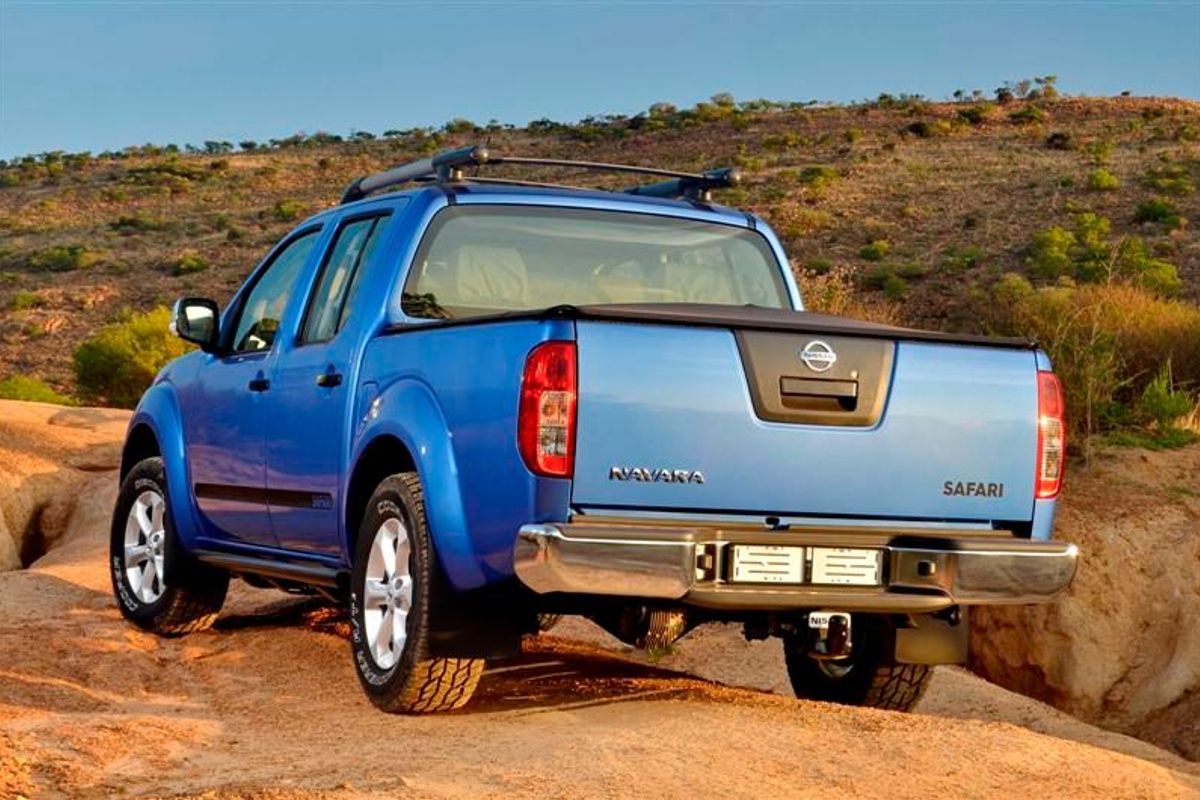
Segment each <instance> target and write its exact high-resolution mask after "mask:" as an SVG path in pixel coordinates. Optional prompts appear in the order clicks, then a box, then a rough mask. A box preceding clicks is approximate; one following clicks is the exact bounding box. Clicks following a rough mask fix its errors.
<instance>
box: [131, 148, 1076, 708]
mask: <svg viewBox="0 0 1200 800" xmlns="http://www.w3.org/2000/svg"><path fill="white" fill-rule="evenodd" d="M505 164H516V165H519V166H521V167H522V168H524V169H526V170H529V169H535V170H537V169H541V170H551V171H553V170H562V169H567V168H572V167H577V168H582V169H603V170H609V171H618V172H639V173H648V174H650V175H653V176H655V177H656V178H657V179H658V180H657V181H656V182H652V183H648V184H642V185H638V186H634V187H632V188H630V189H628V190H626V191H595V190H583V189H578V188H571V187H567V186H557V185H549V184H546V183H537V184H534V183H530V182H522V181H520V180H516V179H508V178H502V177H488V176H482V175H478V174H473V175H471V176H468V175H467V172H472V173H479V172H481V171H483V170H482V169H481V168H482V167H487V168H488V169H487V171H488V173H489V175H494V174H495V173H494V172H493V171H492V169H493V168H494V167H502V166H504V165H505ZM525 174H528V173H525ZM535 174H536V173H535ZM738 179H739V175H738V173H737V172H736V171H735V170H713V171H710V172H705V173H701V174H687V173H669V172H666V171H663V170H654V169H643V168H635V167H625V166H619V165H607V164H591V163H585V162H563V161H556V160H552V159H532V158H514V157H502V156H499V155H495V154H491V153H489V152H488V151H487V150H486V149H485V148H482V147H474V148H463V149H460V150H452V151H447V152H443V153H441V154H438V155H436V156H432V157H429V158H426V159H422V160H420V161H417V162H414V163H411V164H405V165H403V166H400V167H397V168H395V169H392V170H388V171H387V172H382V173H379V174H376V175H371V176H368V177H366V178H363V179H360V180H358V181H356V182H355V183H354V184H352V185H351V186H350V187H349V188H348V189H347V190H346V193H345V195H344V197H343V198H342V202H341V204H339V205H337V206H336V207H333V208H331V209H330V210H327V211H324V212H322V213H320V214H318V215H316V216H314V217H312V218H311V219H308V220H306V221H305V222H304V223H302V224H301V225H300V226H299V227H297V228H296V229H295V230H294V231H293V232H291V233H289V234H288V235H287V236H286V237H284V239H283V240H282V241H280V242H279V243H278V244H277V245H276V246H275V247H274V248H273V249H272V250H271V251H270V252H269V253H268V254H267V256H266V258H265V259H264V260H263V261H262V263H260V264H259V265H258V267H257V268H256V269H254V271H253V272H252V273H251V274H250V277H249V278H248V279H247V281H246V282H245V284H244V285H243V286H242V287H241V289H240V290H239V291H238V292H237V293H236V294H235V295H234V297H233V299H232V301H231V302H230V303H229V305H228V306H227V307H226V308H225V309H224V311H223V312H222V311H220V310H219V308H218V306H217V304H216V303H214V302H213V301H211V300H206V299H198V298H185V299H182V300H180V301H179V302H178V303H177V304H176V307H175V314H174V321H173V323H172V326H173V328H174V329H175V331H176V333H177V334H178V335H179V336H181V337H182V338H184V339H186V340H188V341H189V342H193V343H195V344H196V345H198V349H197V350H195V351H193V352H191V353H189V354H188V355H185V356H183V357H182V358H180V359H178V360H176V361H174V362H173V363H171V364H170V365H168V366H167V367H166V368H165V369H164V370H163V371H162V372H161V374H159V375H158V377H157V378H156V379H155V381H154V382H153V385H152V386H151V387H150V388H149V389H148V390H147V391H146V393H145V395H144V396H143V398H142V400H141V402H140V404H139V406H138V408H137V411H136V413H135V414H134V416H133V418H132V420H131V423H130V428H129V432H128V437H127V439H126V443H125V446H124V454H123V458H122V464H121V472H120V475H121V489H120V494H119V497H118V500H117V504H116V508H115V512H114V517H113V524H112V531H111V562H110V563H111V573H112V583H113V589H114V593H115V595H116V598H117V602H118V605H119V606H120V608H121V611H122V612H123V613H124V615H125V616H126V617H127V618H128V619H129V620H131V621H132V622H133V623H135V624H137V625H139V626H141V627H143V628H146V629H148V630H151V631H154V632H156V633H159V634H162V635H167V636H174V635H181V634H185V633H189V632H193V631H197V630H201V629H203V628H205V627H207V626H208V625H210V624H211V623H212V622H213V620H214V619H215V617H216V615H217V613H218V612H219V610H220V608H221V605H222V603H223V601H224V599H225V594H226V590H227V587H228V584H229V580H230V578H232V577H238V578H241V579H242V580H244V581H246V582H248V583H250V584H252V585H254V586H260V587H275V588H279V589H283V590H285V591H289V592H296V593H309V594H319V595H323V596H326V597H328V598H330V599H331V600H333V601H336V602H339V603H343V604H345V605H346V606H347V607H348V609H349V614H350V620H351V630H352V636H351V639H352V641H351V648H352V654H353V661H354V664H355V667H356V670H357V673H358V675H359V677H360V679H361V683H362V686H363V688H364V690H365V691H366V693H367V695H368V696H369V697H370V699H371V700H372V701H373V702H374V703H375V704H376V705H377V706H378V707H380V708H382V709H384V710H386V711H391V712H405V713H414V712H431V711H441V710H449V709H455V708H459V707H461V706H462V705H464V704H465V703H467V701H468V700H469V699H470V697H471V695H472V693H473V692H474V690H475V687H476V685H477V684H478V682H479V680H480V676H481V675H482V673H483V669H484V664H485V660H486V659H488V658H493V657H499V656H504V655H511V654H512V653H514V652H515V651H517V650H519V647H520V643H521V637H522V636H524V635H526V634H530V633H535V632H536V631H537V630H538V627H539V620H545V619H546V618H547V617H548V616H552V615H561V614H578V615H584V616H586V617H588V618H590V619H592V620H594V621H595V622H597V623H598V624H600V625H601V626H603V627H604V628H605V629H607V630H608V631H610V632H612V633H613V634H614V635H615V636H617V637H618V638H620V639H621V640H623V641H625V642H628V643H631V644H633V645H637V646H642V647H647V648H663V647H666V646H669V645H670V643H671V642H673V641H674V640H675V639H677V638H679V637H680V636H682V635H684V634H686V633H687V632H688V631H689V630H691V629H692V628H694V627H695V626H697V625H700V624H703V623H707V622H726V623H730V622H732V623H738V624H741V625H743V626H744V632H745V635H746V637H747V638H751V639H754V638H767V637H772V636H773V637H779V638H781V639H782V640H783V644H784V652H785V657H786V662H787V669H788V672H789V675H790V677H791V681H792V684H793V687H794V689H795V692H796V694H797V695H798V696H801V697H808V698H816V699H823V700H830V701H836V702H842V703H856V704H864V705H873V706H877V707H881V708H891V709H904V710H906V709H908V708H910V707H911V706H912V705H913V704H914V703H915V702H916V700H917V699H918V698H919V697H920V694H921V692H922V691H923V689H924V687H925V685H926V682H927V681H928V679H929V676H930V671H931V665H933V664H939V663H953V662H958V661H961V660H963V659H964V658H965V657H966V648H967V624H966V609H967V607H969V606H971V605H978V604H991V603H1034V602H1040V601H1045V600H1048V599H1050V598H1052V597H1054V596H1055V595H1056V594H1057V593H1058V592H1060V591H1061V590H1063V589H1064V588H1065V587H1066V586H1067V585H1068V584H1069V583H1070V581H1071V579H1072V578H1073V576H1074V572H1075V562H1076V557H1077V553H1076V549H1075V547H1074V546H1073V545H1070V544H1066V543H1061V542H1055V541H1053V540H1052V538H1051V531H1052V526H1053V519H1054V511H1055V502H1056V497H1057V496H1058V493H1059V487H1060V484H1061V480H1062V474H1063V466H1064V457H1065V443H1064V438H1063V437H1064V427H1063V401H1062V396H1061V389H1060V386H1059V383H1058V380H1057V379H1056V378H1055V376H1054V374H1053V373H1052V372H1051V370H1050V364H1049V362H1048V359H1047V357H1046V355H1045V354H1044V353H1042V352H1041V351H1039V350H1038V349H1037V347H1036V345H1035V344H1034V343H1032V342H1029V341H1024V340H1000V339H987V338H979V337H971V336H956V335H948V334H938V333H930V332H925V331H916V330H909V329H903V328H895V327H889V326H882V325H876V324H870V323H865V322H859V321H853V320H848V319H841V318H837V317H830V316H825V315H820V314H815V313H810V312H806V311H804V310H803V307H802V305H801V297H800V294H799V292H798V290H797V287H796V284H795V281H794V279H793V276H792V273H791V270H790V268H789V266H788V260H787V257H786V256H785V254H784V252H783V249H782V248H781V246H780V243H779V241H778V239H777V238H776V237H775V235H774V234H773V233H772V232H771V230H770V228H769V227H768V226H767V225H766V224H764V222H763V221H762V220H760V219H758V218H756V217H755V216H753V215H750V214H746V213H743V212H740V211H736V210H733V209H730V208H726V207H723V206H720V205H717V204H715V203H714V202H713V201H712V194H713V192H715V191H718V190H720V189H721V188H723V187H725V186H729V185H731V184H733V183H735V182H736V181H737V180H738ZM405 185H407V188H404V187H405ZM385 190H386V191H385Z"/></svg>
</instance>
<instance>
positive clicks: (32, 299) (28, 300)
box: [8, 290, 46, 311]
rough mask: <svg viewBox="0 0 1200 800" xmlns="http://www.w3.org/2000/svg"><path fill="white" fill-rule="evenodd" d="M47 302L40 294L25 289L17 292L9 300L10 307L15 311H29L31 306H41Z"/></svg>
mask: <svg viewBox="0 0 1200 800" xmlns="http://www.w3.org/2000/svg"><path fill="white" fill-rule="evenodd" d="M45 304H46V300H45V298H43V297H42V296H41V295H40V294H38V293H37V292H29V291H25V290H21V291H19V292H17V293H16V294H14V295H13V296H12V298H11V299H10V300H9V301H8V307H9V308H11V309H12V310H13V311H28V310H29V309H31V308H41V307H42V306H44V305H45Z"/></svg>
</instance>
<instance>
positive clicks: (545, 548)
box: [514, 518, 1078, 613]
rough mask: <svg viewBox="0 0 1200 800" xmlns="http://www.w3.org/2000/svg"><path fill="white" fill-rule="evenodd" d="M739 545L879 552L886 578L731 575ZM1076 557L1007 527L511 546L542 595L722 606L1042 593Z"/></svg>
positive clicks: (568, 535) (537, 529)
mask: <svg viewBox="0 0 1200 800" xmlns="http://www.w3.org/2000/svg"><path fill="white" fill-rule="evenodd" d="M734 544H739V545H740V544H746V545H780V546H788V547H804V548H814V547H817V548H854V549H867V550H876V551H878V552H879V571H878V577H879V582H878V585H872V586H839V585H821V584H817V583H813V582H811V581H809V582H803V583H794V584H787V585H784V584H775V583H772V584H763V583H737V582H733V581H731V580H729V576H730V574H731V567H730V558H731V552H732V550H731V545H734ZM806 552H811V550H810V551H806ZM1077 559H1078V549H1077V548H1076V547H1075V545H1073V544H1067V543H1064V542H1042V541H1030V540H1027V539H1017V538H1014V537H1013V536H1011V535H1010V534H1009V533H1008V532H1005V531H979V530H942V529H936V530H933V529H930V530H909V529H895V528H893V529H891V530H887V529H882V528H864V529H857V528H814V529H808V528H806V529H804V530H803V531H798V530H796V529H791V530H784V531H775V530H767V529H764V528H761V527H751V526H739V525H730V526H723V525H717V524H712V523H697V524H695V525H691V524H688V523H681V522H679V521H674V520H672V521H669V522H666V521H664V522H658V521H654V520H627V519H608V518H606V519H599V518H591V519H585V518H576V520H575V521H573V522H570V523H555V524H537V525H525V526H523V527H522V528H521V530H520V533H519V534H518V536H517V542H516V545H515V548H514V560H515V569H516V573H517V576H518V577H519V578H520V579H521V581H522V582H523V583H524V584H525V585H526V586H528V587H529V588H530V589H532V590H533V591H535V592H538V593H541V594H545V593H550V592H562V593H568V594H590V595H607V596H621V597H638V598H646V599H659V600H673V601H678V602H681V603H683V604H686V605H693V606H699V607H703V608H711V609H720V610H776V611H782V610H788V609H805V608H821V607H836V608H838V609H843V610H848V611H879V612H900V613H921V612H930V611H937V610H939V609H943V608H947V607H950V606H954V605H995V604H1020V603H1040V602H1045V601H1047V600H1050V599H1051V598H1053V597H1054V596H1055V595H1057V594H1058V593H1059V592H1061V591H1062V590H1064V589H1065V588H1067V586H1069V585H1070V583H1071V580H1072V579H1073V578H1074V576H1075V567H1076V561H1077ZM805 578H806V580H807V579H809V576H808V575H805Z"/></svg>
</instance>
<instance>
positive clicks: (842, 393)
mask: <svg viewBox="0 0 1200 800" xmlns="http://www.w3.org/2000/svg"><path fill="white" fill-rule="evenodd" d="M779 393H780V394H781V395H782V399H783V404H784V405H785V406H789V407H791V408H813V409H818V408H823V409H826V410H830V411H835V410H841V411H853V410H854V409H855V406H857V405H858V403H857V401H858V381H839V380H830V379H827V378H780V379H779Z"/></svg>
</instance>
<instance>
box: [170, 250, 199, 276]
mask: <svg viewBox="0 0 1200 800" xmlns="http://www.w3.org/2000/svg"><path fill="white" fill-rule="evenodd" d="M206 269H208V262H207V261H205V260H204V259H203V258H201V257H200V255H199V254H198V253H196V252H193V251H191V250H188V251H186V252H184V253H181V254H180V256H179V258H177V259H175V263H174V264H173V265H172V266H171V274H173V275H175V276H176V277H178V276H180V275H190V274H192V273H193V272H203V271H204V270H206Z"/></svg>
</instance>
